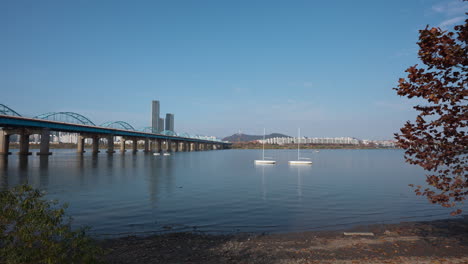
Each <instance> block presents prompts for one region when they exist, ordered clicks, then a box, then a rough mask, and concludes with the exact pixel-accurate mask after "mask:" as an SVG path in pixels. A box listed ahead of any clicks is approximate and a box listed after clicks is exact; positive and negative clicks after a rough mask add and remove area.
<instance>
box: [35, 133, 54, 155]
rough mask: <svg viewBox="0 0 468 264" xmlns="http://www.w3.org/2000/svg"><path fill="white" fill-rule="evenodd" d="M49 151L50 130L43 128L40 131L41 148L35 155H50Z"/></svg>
mask: <svg viewBox="0 0 468 264" xmlns="http://www.w3.org/2000/svg"><path fill="white" fill-rule="evenodd" d="M49 150H50V129H48V128H43V129H42V131H41V146H40V150H39V152H38V153H37V155H46V156H48V155H52V152H50V151H49Z"/></svg>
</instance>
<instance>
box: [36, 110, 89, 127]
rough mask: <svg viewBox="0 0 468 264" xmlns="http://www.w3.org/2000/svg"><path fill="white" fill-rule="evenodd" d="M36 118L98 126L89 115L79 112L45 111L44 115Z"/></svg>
mask: <svg viewBox="0 0 468 264" xmlns="http://www.w3.org/2000/svg"><path fill="white" fill-rule="evenodd" d="M34 118H39V119H44V120H51V121H59V122H67V123H75V124H81V125H90V126H96V124H94V123H93V122H92V121H91V120H89V119H88V118H87V117H85V116H83V115H80V114H77V113H73V112H50V113H45V114H42V115H38V116H35V117H34Z"/></svg>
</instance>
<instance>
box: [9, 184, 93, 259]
mask: <svg viewBox="0 0 468 264" xmlns="http://www.w3.org/2000/svg"><path fill="white" fill-rule="evenodd" d="M65 209H66V205H58V203H57V202H53V201H46V200H45V199H44V198H43V194H42V193H41V192H40V191H38V190H36V189H33V188H32V187H30V186H28V185H21V186H17V187H15V188H12V189H10V190H5V191H1V192H0V263H12V264H13V263H99V256H100V255H101V254H102V250H101V249H100V248H99V247H98V246H97V245H95V243H94V241H93V240H92V239H91V238H89V237H88V236H87V235H86V233H85V231H86V229H84V228H82V229H79V230H76V231H73V230H72V229H71V227H70V224H71V218H69V217H65Z"/></svg>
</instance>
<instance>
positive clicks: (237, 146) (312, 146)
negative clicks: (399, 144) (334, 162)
mask: <svg viewBox="0 0 468 264" xmlns="http://www.w3.org/2000/svg"><path fill="white" fill-rule="evenodd" d="M263 147H265V149H297V144H284V145H277V144H265V146H262V144H260V143H255V142H246V143H244V142H238V143H232V148H233V149H262V148H263ZM301 149H395V148H393V147H382V146H376V145H350V144H349V145H340V144H301Z"/></svg>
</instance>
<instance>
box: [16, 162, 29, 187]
mask: <svg viewBox="0 0 468 264" xmlns="http://www.w3.org/2000/svg"><path fill="white" fill-rule="evenodd" d="M28 164H29V156H27V155H18V171H19V175H18V176H19V184H28V183H29V181H28V174H29V170H28Z"/></svg>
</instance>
